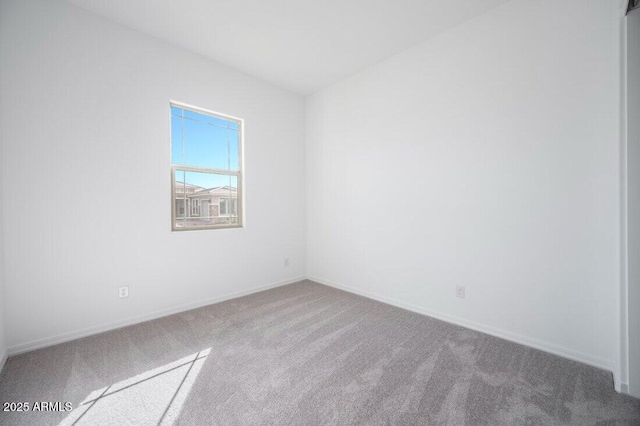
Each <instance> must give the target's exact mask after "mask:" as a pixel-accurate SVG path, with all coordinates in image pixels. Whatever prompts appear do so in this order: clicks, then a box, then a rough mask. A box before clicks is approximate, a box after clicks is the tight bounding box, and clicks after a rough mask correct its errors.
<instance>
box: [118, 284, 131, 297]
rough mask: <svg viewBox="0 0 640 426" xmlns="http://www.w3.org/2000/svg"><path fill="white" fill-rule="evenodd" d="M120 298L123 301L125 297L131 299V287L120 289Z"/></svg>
mask: <svg viewBox="0 0 640 426" xmlns="http://www.w3.org/2000/svg"><path fill="white" fill-rule="evenodd" d="M118 297H120V298H121V299H122V298H123V297H129V286H128V285H126V286H124V287H120V288H119V289H118Z"/></svg>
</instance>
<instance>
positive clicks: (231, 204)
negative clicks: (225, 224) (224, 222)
mask: <svg viewBox="0 0 640 426" xmlns="http://www.w3.org/2000/svg"><path fill="white" fill-rule="evenodd" d="M236 201H237V200H236V199H235V198H220V216H234V215H236V214H237V203H236Z"/></svg>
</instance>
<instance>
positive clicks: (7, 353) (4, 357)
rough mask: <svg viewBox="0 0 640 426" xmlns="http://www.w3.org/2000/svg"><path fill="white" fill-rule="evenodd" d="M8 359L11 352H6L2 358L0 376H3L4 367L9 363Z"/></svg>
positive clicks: (0, 360) (0, 358) (0, 359)
mask: <svg viewBox="0 0 640 426" xmlns="http://www.w3.org/2000/svg"><path fill="white" fill-rule="evenodd" d="M8 358H9V351H4V353H3V354H2V356H1V357H0V376H2V370H3V369H4V366H5V364H6V363H7V359H8Z"/></svg>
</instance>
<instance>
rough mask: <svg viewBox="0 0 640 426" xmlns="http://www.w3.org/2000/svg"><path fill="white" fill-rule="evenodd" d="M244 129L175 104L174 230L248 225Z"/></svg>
mask: <svg viewBox="0 0 640 426" xmlns="http://www.w3.org/2000/svg"><path fill="white" fill-rule="evenodd" d="M242 125H243V121H242V120H240V119H237V118H232V117H228V116H225V115H221V114H217V113H213V112H209V111H205V110H202V109H199V108H194V107H190V106H186V105H182V104H178V103H173V102H172V103H171V180H172V188H171V190H172V200H173V201H172V203H171V206H172V207H171V229H172V230H174V231H183V230H192V229H219V228H239V227H241V226H242V224H243V210H242V130H243V129H242ZM216 199H217V200H219V202H218V204H217V205H216V204H214V203H215V200H216ZM211 200H213V202H211Z"/></svg>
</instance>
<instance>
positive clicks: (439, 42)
mask: <svg viewBox="0 0 640 426" xmlns="http://www.w3.org/2000/svg"><path fill="white" fill-rule="evenodd" d="M623 3H624V2H622V1H613V2H609V1H601V0H564V1H557V0H538V1H528V0H513V1H511V2H509V3H506V4H505V5H503V6H501V7H499V8H496V9H494V10H492V11H490V12H488V13H486V14H484V15H482V16H480V17H478V18H476V19H473V20H471V21H468V22H467V23H465V24H463V25H460V26H458V27H456V28H454V29H452V30H450V31H448V32H446V33H443V34H441V35H440V36H438V37H436V38H433V39H431V40H429V41H426V42H424V43H422V44H421V45H419V46H416V47H415V48H412V49H410V50H408V51H406V52H403V53H401V54H399V55H396V56H394V57H392V58H390V59H388V60H386V61H384V62H382V63H380V64H378V65H376V66H374V67H371V68H369V69H367V70H365V71H364V72H362V73H359V74H357V75H355V76H353V77H351V78H349V79H347V80H345V81H343V82H340V83H338V84H336V85H334V86H331V87H329V88H327V89H325V90H322V91H320V92H318V93H316V94H315V95H313V96H312V97H311V98H309V99H308V102H307V112H306V116H307V129H306V132H307V153H306V155H307V162H308V163H307V167H308V169H307V223H308V228H307V229H308V231H307V232H308V233H307V247H308V250H307V257H308V275H309V276H310V277H312V278H313V279H316V280H319V281H321V282H325V283H329V284H333V285H336V286H341V287H345V288H349V289H351V290H353V291H356V292H359V293H362V294H366V295H370V296H374V297H377V298H380V299H383V300H386V301H391V302H394V303H397V304H399V305H401V306H406V307H409V308H412V309H415V310H418V311H421V312H425V313H429V314H431V315H435V316H439V317H441V318H445V319H448V320H450V321H454V322H459V323H461V324H464V325H467V326H472V327H475V328H477V329H480V330H484V331H487V332H491V333H494V334H497V335H500V336H503V337H507V338H510V339H513V340H516V341H520V342H523V343H526V344H529V345H533V346H537V347H539V348H543V349H545V350H548V351H551V352H555V353H558V354H562V355H563V356H567V357H571V358H574V359H579V360H581V361H584V362H588V363H590V364H593V365H597V366H600V367H603V368H607V369H610V370H613V371H615V372H617V371H618V368H619V365H618V356H619V333H618V330H619V315H620V309H619V307H620V305H619V304H620V300H619V295H620V291H619V288H620V243H621V242H620V212H621V210H620V202H621V199H620V190H621V189H620V143H621V142H620V141H621V133H620V72H621V67H620V52H619V51H620V36H621V27H620V25H621V24H620V23H621V21H622V16H623V14H622V11H621V10H622V8H623V7H624V5H623ZM456 285H464V286H466V299H464V300H462V299H457V298H456V297H455V295H454V293H455V286H456ZM618 385H619V384H618Z"/></svg>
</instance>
